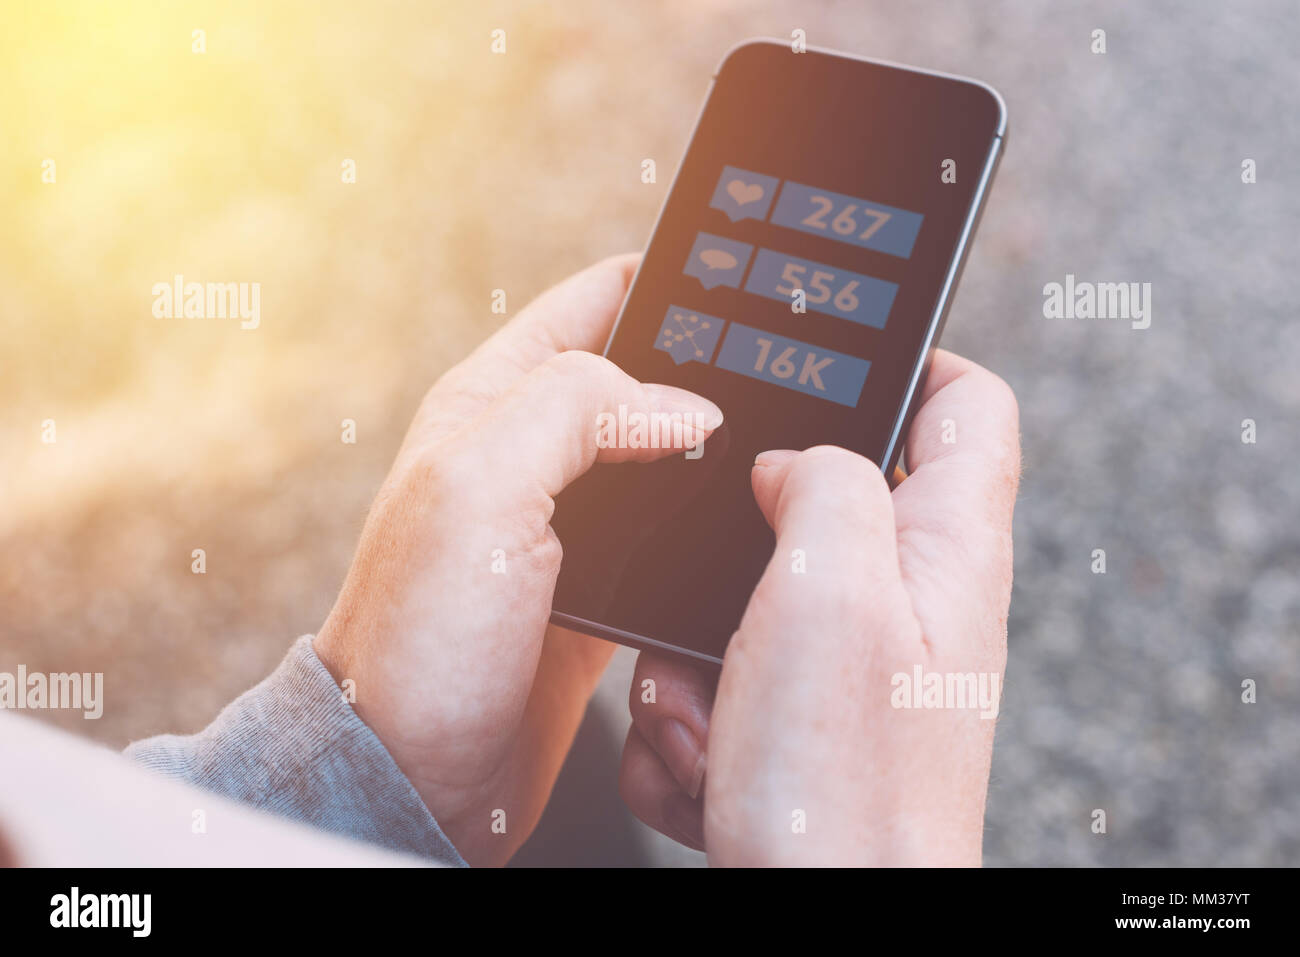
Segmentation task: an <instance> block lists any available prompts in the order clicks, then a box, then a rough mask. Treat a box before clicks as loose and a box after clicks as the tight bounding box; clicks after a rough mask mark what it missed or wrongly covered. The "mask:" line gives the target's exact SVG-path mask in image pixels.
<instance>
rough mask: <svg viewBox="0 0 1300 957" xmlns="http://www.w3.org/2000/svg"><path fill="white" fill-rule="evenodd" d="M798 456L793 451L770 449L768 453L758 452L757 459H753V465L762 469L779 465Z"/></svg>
mask: <svg viewBox="0 0 1300 957" xmlns="http://www.w3.org/2000/svg"><path fill="white" fill-rule="evenodd" d="M798 454H799V453H798V452H796V451H794V449H772V450H771V451H768V452H759V453H758V457H757V458H755V459H754V464H755V465H758V466H762V467H763V468H766V467H768V466H770V465H780V464H781V463H782V462H785V461H788V460H789V459H791V458H792V457H794V456H796V455H798Z"/></svg>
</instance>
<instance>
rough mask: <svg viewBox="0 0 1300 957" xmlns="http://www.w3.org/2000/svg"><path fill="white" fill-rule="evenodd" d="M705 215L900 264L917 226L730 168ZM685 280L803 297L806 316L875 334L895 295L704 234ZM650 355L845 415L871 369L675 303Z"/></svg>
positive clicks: (870, 282)
mask: <svg viewBox="0 0 1300 957" xmlns="http://www.w3.org/2000/svg"><path fill="white" fill-rule="evenodd" d="M709 206H710V207H711V208H712V209H716V210H720V211H721V212H723V213H725V214H726V215H727V217H728V218H729V219H730V220H731V221H732V222H733V223H734V222H739V221H740V220H742V219H756V220H759V221H760V222H770V223H771V224H772V225H774V226H781V227H784V228H787V229H795V230H799V231H800V232H805V233H811V234H814V235H819V236H825V237H828V238H830V239H834V240H836V241H839V242H844V243H848V244H850V245H853V246H859V247H862V248H865V249H874V250H876V251H879V252H883V253H888V254H889V255H891V256H898V257H900V258H902V259H907V258H908V257H909V256H911V254H912V247H913V245H914V244H915V242H916V236H917V233H918V232H919V231H920V229H921V221H922V219H923V218H924V217H923V216H922V215H921V214H920V213H914V212H911V211H909V210H905V209H896V208H894V207H892V206H884V205H882V204H880V203H872V202H869V201H867V200H864V199H859V198H857V197H853V196H845V195H843V194H841V193H832V192H830V191H829V190H822V189H818V188H816V187H814V186H808V185H805V184H803V183H796V182H793V181H791V180H786V181H782V180H780V179H777V178H776V177H773V176H764V175H762V174H761V173H755V172H752V171H750V170H744V169H739V168H737V167H735V166H724V167H723V168H722V175H721V176H720V177H719V178H718V185H717V187H716V189H715V190H714V192H713V198H712V199H711V200H710V201H709ZM769 217H770V218H769ZM777 235H778V238H779V233H778V234H777ZM683 272H685V274H686V275H688V276H692V277H694V278H695V279H698V280H699V281H700V284H701V285H702V286H703V287H704V288H705V289H713V288H715V287H717V286H730V287H732V288H734V289H743V291H745V292H747V293H752V294H753V295H756V296H762V297H764V298H767V299H776V300H780V301H782V302H790V303H794V302H796V301H797V299H798V294H799V293H800V292H802V294H803V296H802V298H803V303H804V305H805V306H806V308H807V309H808V310H810V311H812V312H815V313H818V314H820V315H824V316H831V317H833V318H836V319H843V320H846V321H848V322H855V323H859V324H861V325H865V326H871V327H873V328H876V329H883V328H884V327H885V323H886V322H887V321H888V319H889V311H890V309H891V308H892V306H893V304H894V297H895V295H896V294H897V293H898V285H897V283H892V282H889V281H887V280H884V279H877V278H875V277H873V276H865V275H862V274H860V273H855V272H850V271H849V270H847V269H842V268H840V267H838V266H828V265H826V264H824V263H818V262H813V261H811V260H808V259H803V258H801V257H798V256H792V255H790V254H788V253H783V252H780V251H779V250H776V249H768V248H766V247H755V246H753V245H751V244H750V243H742V242H739V241H738V240H734V239H728V238H727V237H725V236H718V235H715V234H714V233H708V232H703V231H701V232H700V233H698V234H697V235H696V237H695V243H694V245H692V247H691V253H690V256H689V257H688V258H687V260H686V266H685V268H684V269H683ZM719 342H721V344H722V345H721V347H720V348H719V346H718V343H719ZM655 348H656V349H659V350H661V351H663V352H667V353H668V354H669V355H670V356H671V357H672V359H673V361H674V362H675V363H677V364H679V365H680V364H681V363H683V362H702V363H705V364H709V363H712V364H713V365H715V366H717V367H718V368H721V369H726V370H728V371H730V372H736V373H739V374H740V375H745V376H749V377H750V378H754V379H759V380H761V381H763V382H770V383H772V384H774V385H779V386H783V387H784V388H787V389H792V390H794V391H795V392H801V393H803V394H805V395H813V396H817V397H819V398H823V399H827V400H829V401H831V402H837V403H839V404H840V405H846V406H849V407H851V408H852V407H856V406H857V404H858V400H859V398H861V396H862V387H863V385H865V383H866V381H867V373H868V372H869V371H870V369H871V363H870V362H869V361H868V360H866V359H860V358H858V357H856V356H850V355H845V354H844V353H840V352H834V351H832V350H830V349H825V348H823V347H821V346H812V345H809V344H808V343H805V342H800V341H799V340H797V339H789V338H786V337H784V336H778V335H773V334H772V333H770V332H766V331H763V330H760V329H754V328H752V327H750V326H746V325H742V324H741V323H739V322H728V320H726V319H722V318H720V317H718V316H711V315H707V314H705V313H702V312H699V311H698V310H693V309H690V308H687V307H684V306H679V305H675V304H674V305H670V306H669V307H668V310H667V312H666V313H665V315H664V320H663V323H662V325H661V327H660V329H659V335H658V338H657V340H656V342H655ZM715 354H716V356H717V358H716V359H715V358H714V356H715Z"/></svg>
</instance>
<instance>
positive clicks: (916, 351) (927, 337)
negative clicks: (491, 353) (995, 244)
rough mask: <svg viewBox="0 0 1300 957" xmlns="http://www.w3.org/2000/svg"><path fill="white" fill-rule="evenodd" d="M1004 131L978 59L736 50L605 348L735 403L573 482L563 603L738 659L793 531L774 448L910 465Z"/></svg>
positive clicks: (612, 623) (619, 631)
mask: <svg viewBox="0 0 1300 957" xmlns="http://www.w3.org/2000/svg"><path fill="white" fill-rule="evenodd" d="M1004 129H1005V110H1004V107H1003V104H1002V101H1001V98H1000V97H999V96H998V95H997V93H996V92H994V91H993V90H992V89H991V88H989V87H987V86H985V85H983V84H980V83H977V82H974V81H971V80H964V79H960V78H956V77H950V76H946V75H942V74H934V73H928V72H924V71H919V70H912V69H908V68H904V67H898V66H894V65H890V64H884V63H877V62H872V61H866V60H860V59H856V58H853V57H847V56H840V55H836V54H832V53H826V52H817V51H812V50H809V51H807V52H803V53H795V52H793V51H792V50H791V48H790V46H789V45H788V44H783V43H778V42H775V41H755V42H752V43H746V44H743V45H741V46H739V47H737V48H735V49H734V50H733V51H732V52H731V53H730V54H729V55H728V56H727V58H726V59H725V60H724V61H723V63H722V64H721V66H720V67H719V69H718V72H717V74H716V75H715V77H714V83H713V87H712V90H711V93H710V95H709V97H708V100H707V102H706V103H705V106H704V110H703V113H702V114H701V116H700V119H699V121H698V124H697V126H696V130H695V133H694V136H693V137H692V139H691V142H690V145H689V147H688V149H687V152H686V156H685V158H684V159H683V161H682V164H681V167H680V169H679V171H678V174H677V177H676V181H675V182H674V184H673V186H672V189H671V191H670V193H669V196H668V199H667V201H666V203H665V206H664V209H663V211H662V213H661V214H660V218H659V223H658V225H657V226H656V228H655V231H654V234H653V236H652V238H651V241H650V245H649V247H648V249H647V251H646V254H645V257H644V260H643V261H642V263H641V267H640V270H639V271H638V273H637V275H636V278H635V280H634V281H633V284H632V288H631V290H630V291H629V294H628V298H627V301H626V302H625V304H624V307H623V311H622V313H621V315H620V317H619V320H618V323H617V325H616V327H615V329H614V332H613V335H612V336H611V338H610V342H609V344H608V347H607V348H606V355H607V356H608V357H609V358H610V359H611V360H612V361H613V362H615V363H616V364H617V365H618V366H620V367H621V368H622V369H624V370H625V371H626V372H628V373H629V374H630V375H632V376H634V377H635V378H637V379H639V380H641V381H643V382H662V383H668V384H671V385H677V386H681V387H683V388H686V389H690V390H692V391H694V392H697V393H699V394H701V395H703V396H706V397H708V398H709V399H711V400H713V401H714V402H715V403H717V405H718V406H719V407H720V408H721V409H722V410H723V413H724V415H725V416H726V421H725V423H724V425H723V426H722V428H721V429H719V430H718V431H717V432H716V433H714V434H713V435H712V436H711V437H710V438H709V439H708V440H707V441H706V442H705V443H704V444H703V446H702V447H701V448H700V449H698V450H696V452H694V453H691V454H689V455H683V454H675V455H672V456H670V457H669V458H667V459H664V460H662V461H659V462H655V463H653V464H648V465H647V464H620V465H600V466H596V467H595V468H594V469H593V470H592V471H591V472H589V473H588V474H587V475H585V476H583V478H582V479H580V480H579V481H578V482H576V483H574V485H572V486H570V487H569V488H568V489H566V490H565V492H564V493H563V494H562V495H561V496H560V497H559V499H558V501H557V503H556V513H555V516H554V519H553V521H552V525H553V527H554V528H555V530H556V533H557V535H558V536H559V539H560V542H561V544H562V545H563V547H564V558H563V562H562V566H561V572H560V579H559V583H558V586H557V590H556V599H555V603H554V606H553V607H554V618H555V620H556V621H558V622H560V623H563V624H565V625H567V626H569V627H573V628H575V629H577V630H581V631H586V632H588V633H590V634H595V635H598V636H600V637H605V638H610V639H612V640H616V641H622V642H624V643H627V644H632V645H637V646H642V647H660V648H666V649H672V650H676V651H680V652H683V653H686V654H689V655H693V656H696V657H701V658H706V659H711V660H721V658H722V655H723V652H724V651H725V649H726V645H727V642H728V640H729V639H730V637H731V635H732V634H733V633H734V632H735V630H736V628H737V627H738V625H739V623H740V619H741V616H742V614H743V612H744V609H745V606H746V603H747V602H748V600H749V596H750V595H751V593H752V592H753V589H754V586H755V585H756V584H757V582H758V580H759V578H760V576H761V575H762V573H763V570H764V568H765V566H766V565H767V563H768V561H769V560H770V559H771V557H772V549H773V546H774V542H775V539H774V536H773V533H772V532H771V530H770V529H769V527H768V525H767V523H766V522H765V521H764V519H763V517H762V515H761V513H760V512H759V510H758V507H757V505H756V504H755V503H754V498H753V493H752V491H751V488H750V470H751V468H752V466H753V462H754V457H755V456H756V455H757V454H758V453H760V452H763V451H766V450H768V449H805V448H809V447H811V446H814V445H838V446H842V447H844V448H848V449H852V450H854V451H856V452H860V453H861V454H863V455H865V456H868V457H869V458H871V459H872V460H874V461H875V462H877V463H878V464H880V465H881V466H882V467H884V468H886V469H889V468H892V466H893V464H894V462H895V461H896V460H897V457H898V452H899V448H900V447H901V444H902V437H903V430H904V429H905V427H906V425H907V420H908V418H909V416H910V413H911V411H912V405H913V404H914V402H913V400H914V397H915V395H916V394H917V392H918V389H919V384H920V380H921V378H922V376H923V373H924V368H925V365H926V362H927V359H928V355H929V352H930V349H931V348H932V346H933V340H934V338H935V337H936V336H937V334H938V330H939V326H940V325H941V323H942V319H943V314H944V312H945V310H946V307H947V304H948V301H949V298H950V292H951V288H952V286H953V285H954V284H955V282H956V277H957V273H958V271H959V268H960V262H961V258H962V255H963V254H964V252H965V247H966V242H967V239H968V237H969V234H970V233H971V232H972V231H973V228H974V222H975V218H976V214H977V212H978V208H979V204H980V201H981V200H982V197H983V193H984V190H985V188H986V186H987V183H988V182H989V180H990V178H991V176H992V171H993V167H994V165H995V162H996V158H997V155H998V152H999V146H1000V144H1001V138H1002V136H1003V134H1004ZM791 560H792V561H794V560H797V559H796V558H795V557H792V559H791Z"/></svg>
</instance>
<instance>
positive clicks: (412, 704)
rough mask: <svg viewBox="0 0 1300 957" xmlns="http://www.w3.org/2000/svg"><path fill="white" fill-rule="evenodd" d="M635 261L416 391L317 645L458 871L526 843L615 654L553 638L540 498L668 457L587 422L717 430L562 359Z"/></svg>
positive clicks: (587, 335) (711, 413)
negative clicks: (680, 420) (622, 418)
mask: <svg viewBox="0 0 1300 957" xmlns="http://www.w3.org/2000/svg"><path fill="white" fill-rule="evenodd" d="M636 261H637V258H636V257H634V256H625V257H620V258H617V259H611V260H606V261H605V262H602V263H600V264H598V265H596V266H594V267H592V268H591V269H588V270H586V271H585V272H582V273H579V274H578V275H576V276H574V277H572V278H571V279H569V280H568V281H566V282H564V283H562V284H561V285H559V286H557V287H555V288H554V289H552V290H550V291H549V292H547V293H546V294H544V295H543V296H541V297H540V298H539V299H537V300H536V301H535V302H533V303H532V304H531V305H529V306H528V307H527V308H526V309H525V310H524V311H523V312H521V313H520V314H519V316H518V317H517V318H515V319H514V320H513V321H511V322H510V323H509V324H508V325H506V326H505V327H504V328H502V329H501V330H500V331H499V332H498V333H497V334H496V335H494V336H493V337H492V338H491V339H489V340H488V341H487V342H486V343H484V344H483V345H482V346H481V347H480V348H479V349H478V350H476V351H475V352H474V354H473V355H471V356H470V357H469V358H468V359H466V360H465V361H464V362H462V363H461V364H460V365H458V366H456V367H455V368H453V369H452V370H450V371H449V372H448V373H447V374H446V375H445V376H443V378H442V379H441V380H440V381H439V382H438V383H437V384H436V385H435V386H434V387H433V388H432V389H431V390H430V392H429V394H428V396H427V397H426V398H425V400H424V402H423V404H422V405H421V406H420V409H419V411H418V412H417V414H416V416H415V420H414V422H413V423H412V424H411V427H410V431H409V432H408V434H407V436H406V440H405V442H404V443H403V445H402V448H401V450H400V452H399V453H398V456H397V460H396V462H395V463H394V464H393V468H392V471H391V472H390V473H389V476H388V478H387V480H386V481H385V482H384V485H383V487H382V488H381V489H380V491H379V494H378V496H377V497H376V499H375V503H374V506H373V508H372V510H371V512H370V515H369V518H368V519H367V521H366V524H365V528H364V530H363V531H362V535H361V541H360V544H359V545H358V547H357V553H356V557H355V558H354V559H353V564H352V568H351V569H350V571H349V572H348V576H347V579H346V581H345V582H344V585H343V589H342V592H341V593H340V595H339V597H338V601H337V603H336V604H335V606H334V608H333V610H332V611H331V612H330V615H329V618H328V619H327V620H326V622H325V624H324V626H323V627H322V628H321V630H320V633H319V634H318V635H317V636H316V639H315V648H316V652H317V654H318V655H319V656H320V659H321V661H322V662H323V663H324V664H325V666H326V667H327V668H328V669H329V670H330V672H331V674H333V675H334V677H335V679H336V680H338V681H340V682H342V681H343V680H344V679H347V678H351V679H353V680H354V681H355V682H356V703H355V707H356V710H357V712H358V714H359V715H360V716H361V718H362V719H363V720H364V721H365V722H366V723H367V724H368V725H369V726H370V727H371V728H372V729H373V730H374V732H375V733H376V734H377V735H378V737H379V739H380V740H381V741H382V742H383V743H384V745H385V747H386V748H387V749H388V751H389V752H390V753H391V754H392V756H393V758H394V759H395V760H396V762H397V765H398V767H400V768H401V769H402V771H403V773H405V774H406V776H407V777H408V778H409V779H410V780H411V782H412V783H413V784H414V785H415V788H416V790H417V791H419V793H420V795H421V797H422V798H423V799H424V802H425V804H426V805H427V806H428V808H429V810H430V812H432V814H433V815H434V817H435V818H436V819H437V821H438V823H439V825H440V826H441V827H442V829H443V831H444V833H446V835H447V837H448V838H449V839H450V840H451V841H452V843H453V844H455V845H456V848H457V850H459V851H460V853H461V854H462V856H464V857H465V859H466V860H467V861H469V862H470V863H472V864H485V863H504V862H505V861H506V860H508V859H509V857H510V855H511V854H513V853H514V851H515V850H516V849H517V848H518V847H519V845H520V844H522V843H523V841H524V840H525V839H526V838H527V837H528V835H529V833H531V831H532V829H533V827H534V826H535V825H536V823H537V819H538V818H539V817H540V815H541V812H542V808H543V807H544V805H545V803H546V799H547V797H548V796H549V794H550V791H551V788H552V786H553V785H554V782H555V777H556V775H557V774H558V773H559V769H560V765H561V763H562V762H563V760H564V756H565V754H566V753H567V751H568V749H569V746H570V744H571V743H572V740H573V736H574V734H575V733H576V731H577V728H578V724H579V722H580V721H581V718H582V714H583V711H584V709H585V708H586V705H587V700H588V698H589V697H590V695H591V692H592V690H593V689H594V688H595V685H596V682H597V680H598V679H599V677H600V674H601V672H602V671H603V670H604V668H605V665H606V663H607V662H608V660H609V656H610V654H611V652H612V650H613V649H612V646H610V645H608V644H607V643H605V642H602V641H597V640H596V639H593V638H587V637H585V636H581V635H577V634H574V633H572V632H568V631H566V630H564V629H561V628H556V627H548V624H547V623H548V618H549V615H550V611H551V599H552V595H553V592H554V588H555V580H556V576H557V574H558V572H559V567H560V545H559V542H558V540H557V539H556V537H555V534H554V532H552V531H551V528H550V525H549V521H550V517H551V513H552V510H553V508H554V503H553V499H554V496H555V495H556V494H558V493H559V491H560V490H561V489H562V488H564V486H565V485H567V484H568V483H569V482H571V481H573V480H574V479H575V478H577V477H578V476H579V475H581V474H582V473H583V472H585V471H586V470H587V469H588V468H590V467H591V466H592V465H593V464H594V463H595V462H597V461H601V462H620V461H649V460H650V459H653V458H658V457H661V456H663V455H668V454H672V449H671V448H659V449H645V450H629V449H598V448H597V440H596V436H597V417H598V415H599V414H600V413H602V412H614V413H617V410H618V407H619V405H620V404H623V405H626V406H627V408H628V411H629V413H635V412H646V413H651V412H678V413H689V414H691V415H693V416H698V418H695V419H688V420H686V421H687V422H688V423H689V422H695V423H696V424H700V425H701V426H702V427H701V428H700V429H698V430H692V429H684V430H683V434H682V440H683V441H682V443H681V448H686V447H690V446H692V445H694V444H696V442H698V441H701V440H703V438H704V437H705V436H707V435H708V434H709V433H710V432H711V431H712V429H714V428H716V427H717V426H718V425H719V424H721V421H722V413H721V412H720V411H719V410H718V408H717V407H716V406H714V405H713V404H712V403H711V402H708V401H707V400H705V399H702V398H700V397H699V396H696V395H694V394H692V393H690V392H686V391H683V390H681V389H676V388H672V387H669V386H660V385H642V384H640V383H638V382H636V381H635V380H634V379H632V378H631V377H629V376H627V375H626V374H624V373H623V372H621V371H619V369H617V368H616V367H615V366H614V365H613V364H612V363H610V362H608V361H607V360H605V359H603V358H601V357H599V356H596V355H592V354H591V353H590V352H581V351H572V350H592V349H600V348H601V347H602V346H603V344H604V342H605V340H606V339H607V338H608V335H609V331H610V328H611V327H612V326H613V323H614V318H615V316H616V314H617V312H618V308H619V305H620V303H621V302H622V300H623V298H624V295H625V294H626V292H627V287H628V284H629V282H630V280H631V276H632V272H633V270H634V269H635V266H636ZM498 811H502V812H504V814H505V818H504V822H502V821H501V818H500V815H499V814H497V813H496V812H498ZM501 823H504V826H505V829H506V830H505V833H504V834H501V833H498V832H497V831H496V830H494V828H493V825H494V824H497V825H500V824H501Z"/></svg>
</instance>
